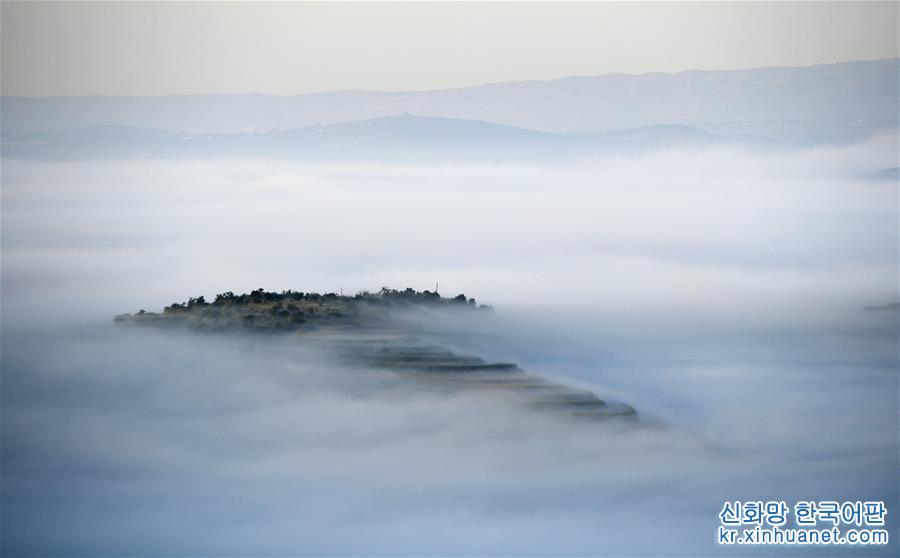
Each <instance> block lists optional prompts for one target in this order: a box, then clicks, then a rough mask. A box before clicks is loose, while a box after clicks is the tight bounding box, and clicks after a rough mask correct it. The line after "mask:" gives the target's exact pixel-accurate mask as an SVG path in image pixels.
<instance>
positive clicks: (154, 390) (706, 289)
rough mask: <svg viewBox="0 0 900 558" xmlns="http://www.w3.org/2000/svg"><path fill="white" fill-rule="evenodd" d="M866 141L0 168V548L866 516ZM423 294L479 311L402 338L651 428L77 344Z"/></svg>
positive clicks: (286, 361) (257, 344) (278, 347)
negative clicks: (147, 313)
mask: <svg viewBox="0 0 900 558" xmlns="http://www.w3.org/2000/svg"><path fill="white" fill-rule="evenodd" d="M896 149H897V145H896V143H895V142H894V141H891V140H886V139H883V138H882V139H876V140H874V141H872V142H869V143H867V144H863V145H856V146H850V147H843V148H822V149H815V150H806V151H793V152H787V153H770V152H751V151H736V150H705V151H690V152H664V153H655V154H647V155H641V156H637V155H634V156H627V157H626V156H623V157H610V158H604V159H596V160H591V161H585V162H583V163H582V164H580V165H577V166H572V167H551V166H543V167H540V166H535V167H525V166H519V167H500V166H454V167H442V166H418V167H413V166H373V165H363V164H358V165H340V166H329V165H324V164H322V165H294V164H287V163H283V162H282V163H279V162H271V161H235V160H224V161H132V162H96V161H95V162H77V163H33V162H21V161H3V192H2V196H3V199H2V201H3V204H2V205H3V209H2V211H3V214H2V218H3V219H2V232H3V235H2V242H3V261H2V264H3V267H2V278H3V285H2V288H3V351H2V358H3V390H2V397H3V406H2V408H3V421H2V429H3V432H2V434H3V448H2V449H3V523H4V540H3V547H4V554H6V553H9V554H69V555H77V554H81V555H109V554H117V555H137V554H165V555H175V554H177V555H188V554H195V555H209V556H212V555H222V554H226V553H228V554H269V555H273V554H278V555H286V554H381V555H384V554H504V555H511V554H532V555H534V554H544V555H561V554H582V555H584V554H591V555H610V554H612V555H659V554H682V555H712V554H722V549H721V548H720V547H717V546H716V544H715V538H714V534H715V528H716V527H717V526H718V517H717V514H718V511H719V510H720V509H721V504H722V501H723V500H726V499H729V500H734V499H763V500H765V499H784V500H787V501H788V502H793V501H796V500H799V499H838V500H840V499H853V500H856V499H883V500H885V501H886V502H887V503H888V507H889V510H897V509H898V507H897V506H898V505H900V503H898V489H897V484H896V474H897V470H898V457H897V455H898V439H900V435H898V416H897V412H898V411H897V409H898V371H897V349H898V338H897V329H898V327H897V314H896V313H892V312H890V311H885V310H883V311H871V310H870V311H867V310H863V307H865V306H882V305H886V304H888V303H891V302H894V301H896V300H897V299H898V294H897V291H898V284H897V258H898V237H897V228H898V217H897V212H898V209H897V199H898V193H897V184H896V182H891V181H885V180H872V179H871V178H870V177H871V176H872V174H873V172H874V171H878V170H880V169H884V168H890V167H894V166H897V162H896ZM436 281H440V291H441V292H442V293H443V294H444V295H445V296H446V295H455V294H456V293H457V292H465V293H466V294H467V295H469V296H474V297H476V298H478V300H479V301H480V302H484V303H487V304H492V305H494V306H495V309H496V312H495V315H494V316H492V317H490V318H489V319H486V320H485V321H483V322H482V323H481V324H477V323H476V324H472V323H456V322H454V321H452V320H451V321H450V322H431V321H430V319H427V320H425V321H424V322H423V323H426V324H428V323H431V325H432V327H431V329H433V330H436V331H432V332H431V333H432V334H434V335H435V336H437V337H439V338H442V339H445V340H446V342H447V343H449V344H451V345H452V346H454V347H457V348H460V349H466V350H471V351H472V352H474V353H476V354H479V355H481V356H484V357H486V358H496V359H498V360H511V361H515V362H518V363H519V364H520V365H522V366H523V367H524V368H526V369H528V370H530V371H534V372H542V373H546V374H548V375H550V376H553V377H560V378H565V379H566V380H567V381H572V382H574V383H580V384H584V385H586V386H588V387H590V388H592V389H596V390H597V391H598V392H599V393H601V395H612V396H615V397H616V398H618V399H621V400H623V401H625V402H627V403H630V404H632V405H634V406H635V407H636V408H637V409H638V411H639V412H640V413H641V414H642V416H645V417H647V418H648V419H652V421H653V422H654V424H656V423H657V422H658V423H660V424H661V425H662V427H658V426H655V425H654V426H647V427H641V428H634V427H629V426H621V425H616V424H602V425H594V426H590V425H583V424H582V425H572V424H569V423H566V422H562V421H560V420H556V419H553V418H552V417H546V416H543V415H538V414H534V413H531V412H526V411H525V410H523V409H519V408H516V407H513V406H510V405H507V404H505V403H503V402H502V401H498V400H496V399H493V398H491V397H490V395H489V394H469V395H455V396H447V395H443V394H440V393H433V392H427V391H418V390H415V389H410V388H407V387H404V383H403V381H402V378H401V379H399V380H398V379H397V378H385V377H383V376H382V375H379V374H376V373H373V372H371V371H360V370H348V369H344V368H341V367H338V366H335V365H334V363H332V362H330V361H329V360H328V359H327V358H325V357H324V356H323V355H321V354H319V353H318V352H316V351H314V350H310V349H309V348H305V347H303V346H296V345H295V344H293V343H291V342H289V341H287V340H281V339H262V338H254V339H247V338H240V337H229V336H225V337H221V338H220V337H215V336H208V335H207V336H193V335H176V334H169V333H153V332H145V331H131V330H122V329H121V328H115V327H113V326H112V325H111V324H110V321H111V318H112V316H113V315H115V314H117V313H121V312H126V311H136V310H137V309H139V308H145V309H147V310H159V309H160V308H161V307H162V306H164V305H166V304H169V303H171V302H173V301H175V300H178V301H181V300H184V299H186V298H187V297H189V296H197V295H200V294H203V295H206V296H207V297H211V296H212V295H214V294H216V293H217V292H223V291H227V290H231V291H234V292H243V291H249V290H251V289H254V288H258V287H264V288H266V289H275V290H280V289H296V290H303V291H322V292H325V291H337V290H339V289H343V290H344V292H345V293H347V292H353V291H355V290H360V289H370V290H376V289H378V288H380V287H381V286H384V285H386V286H391V287H397V288H403V287H406V286H411V287H415V288H417V289H425V288H429V289H430V288H432V287H433V285H434V283H435V282H436ZM891 536H892V539H893V542H892V545H891V546H890V547H888V548H881V549H878V548H875V549H856V550H859V551H860V552H863V553H867V554H873V555H874V554H884V555H892V554H894V555H895V554H896V552H897V546H896V540H897V532H896V529H893V530H892V532H891ZM760 550H762V551H763V552H765V550H766V549H753V552H752V553H754V554H759V553H760V552H759V551H760ZM806 550H807V551H810V550H812V552H814V553H819V554H840V553H841V552H842V551H845V550H846V549H840V548H836V549H831V548H816V549H806ZM729 552H730V551H729ZM736 552H737V551H735V553H736ZM772 552H773V553H774V554H784V553H785V549H784V548H775V549H774V550H773V551H772ZM807 553H808V552H807Z"/></svg>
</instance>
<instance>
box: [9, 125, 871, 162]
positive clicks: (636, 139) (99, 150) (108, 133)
mask: <svg viewBox="0 0 900 558" xmlns="http://www.w3.org/2000/svg"><path fill="white" fill-rule="evenodd" d="M826 124H827V123H826ZM826 124H821V123H820V124H819V125H817V126H814V127H813V129H812V130H810V129H808V128H809V126H808V125H807V124H806V123H801V125H800V126H799V128H798V127H796V126H795V123H791V122H780V123H778V124H777V125H775V124H773V123H759V124H757V125H753V126H750V125H744V124H740V123H739V124H736V125H735V126H728V125H725V124H723V125H721V126H719V127H718V129H717V130H716V131H717V133H712V132H710V131H707V130H704V129H702V128H698V127H692V126H683V125H661V126H642V127H638V128H631V129H626V130H613V131H595V132H586V133H581V134H553V133H548V132H539V131H535V130H527V129H523V128H514V127H510V126H503V125H500V124H494V123H490V122H483V121H478V120H461V119H452V118H432V117H424V116H412V115H409V114H403V115H400V116H393V117H383V118H375V119H372V120H364V121H359V122H344V123H338V124H328V125H320V126H308V127H305V128H298V129H296V130H284V131H275V132H268V133H205V134H185V133H183V132H175V131H171V130H161V129H154V128H138V127H133V126H119V125H112V126H92V127H87V128H76V129H70V130H60V131H51V132H34V133H24V134H11V133H5V132H4V133H3V135H2V145H0V152H2V156H3V158H7V159H37V160H83V159H148V158H150V159H172V158H221V157H241V158H247V157H252V158H274V159H288V160H297V161H341V160H347V161H349V160H358V161H385V162H436V161H454V160H458V161H476V162H485V163H489V162H499V161H566V160H572V159H577V158H581V157H585V156H591V155H595V154H600V153H603V152H623V151H646V150H653V149H667V148H695V147H708V146H712V145H737V144H741V145H759V146H774V147H779V148H781V147H791V146H808V145H816V144H835V143H841V142H847V141H856V140H859V139H862V138H865V137H867V136H868V135H870V134H872V133H874V132H875V131H877V130H878V129H879V128H878V127H873V126H870V125H863V124H860V123H858V122H856V121H853V122H843V123H841V122H832V123H830V124H827V125H826ZM773 126H774V128H775V131H776V132H777V133H775V134H773V133H771V130H769V131H767V130H766V129H765V128H766V127H773Z"/></svg>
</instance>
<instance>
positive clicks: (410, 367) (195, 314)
mask: <svg viewBox="0 0 900 558" xmlns="http://www.w3.org/2000/svg"><path fill="white" fill-rule="evenodd" d="M490 310H491V308H490V307H489V306H486V305H479V304H478V303H477V302H476V301H475V299H473V298H466V296H465V295H462V294H460V295H457V296H456V297H453V298H443V297H441V296H440V295H439V294H438V293H437V292H431V291H423V292H418V291H415V290H413V289H406V290H403V291H398V290H394V289H388V288H383V289H382V290H381V291H379V292H377V293H369V292H361V293H357V294H355V295H353V296H345V295H338V294H335V293H328V294H319V293H304V292H297V291H282V292H280V293H277V292H266V291H264V290H263V289H257V290H255V291H252V292H250V293H249V294H241V295H235V294H234V293H232V292H226V293H222V294H219V295H217V296H216V298H215V300H214V301H212V302H207V301H206V300H205V299H204V297H202V296H200V297H197V298H191V299H189V300H188V301H187V302H184V303H177V302H176V303H173V304H172V305H170V306H167V307H165V309H164V310H163V312H162V313H155V312H146V311H144V310H141V311H139V312H138V313H136V314H122V315H119V316H116V318H115V320H114V321H115V323H116V324H118V325H132V326H155V327H173V328H185V329H188V330H201V331H213V332H256V333H283V334H294V335H297V336H298V342H301V341H302V342H311V343H315V344H316V346H317V347H320V348H322V349H324V350H325V351H326V352H327V353H328V354H329V355H331V356H333V357H334V358H336V359H337V360H338V362H340V363H341V364H342V365H344V366H349V367H358V368H364V369H376V370H380V371H383V372H386V373H388V374H396V375H399V376H400V377H401V378H402V379H404V380H408V381H410V382H415V383H419V384H421V385H422V387H424V388H428V389H435V388H437V389H440V390H446V391H447V392H448V393H455V392H459V391H463V390H479V391H484V390H494V391H496V392H498V397H511V398H513V399H514V400H515V401H516V402H517V403H521V404H523V405H526V406H529V407H532V408H535V409H540V410H546V411H551V412H554V413H556V414H558V415H562V416H564V417H566V418H579V419H595V420H597V419H602V420H606V419H612V418H617V419H626V418H629V419H633V418H634V417H636V416H637V413H636V412H635V410H634V409H633V408H632V407H631V406H629V405H626V404H623V403H618V402H611V401H605V400H603V399H601V398H600V397H598V396H597V395H596V394H594V393H593V392H590V391H587V390H583V389H578V388H574V387H571V386H567V385H563V384H560V383H556V382H551V381H549V380H547V379H545V378H543V377H541V376H538V375H535V374H530V373H527V372H524V371H523V370H521V369H520V368H519V367H518V366H517V365H516V364H513V363H507V362H486V361H485V360H484V359H482V358H479V357H477V356H474V355H468V354H461V353H457V352H454V351H452V350H450V349H449V348H447V347H445V346H443V345H441V344H436V343H434V342H431V341H424V340H423V339H421V338H420V337H419V335H421V334H422V333H423V332H424V331H427V330H428V329H429V327H428V324H427V323H425V322H423V320H425V321H427V320H429V319H430V318H434V319H437V318H438V317H439V316H441V315H444V314H454V313H457V312H459V313H465V314H467V315H473V316H477V315H479V314H482V315H483V314H484V313H487V312H489V311H490ZM411 315H416V319H414V320H410V319H409V317H410V316H411Z"/></svg>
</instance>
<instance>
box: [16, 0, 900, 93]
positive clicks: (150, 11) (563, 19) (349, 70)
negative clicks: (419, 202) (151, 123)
mask: <svg viewBox="0 0 900 558" xmlns="http://www.w3.org/2000/svg"><path fill="white" fill-rule="evenodd" d="M898 6H900V4H898V3H897V2H882V3H864V2H850V3H844V2H827V3H826V2H801V3H786V2H781V3H737V2H703V3H687V2H665V3H655V2H654V3H651V2H641V3H624V2H599V3H557V2H554V3H550V2H535V3H481V2H467V3H411V2H401V3H375V2H365V3H350V2H346V3H285V2H277V3H239V2H205V3H182V2H163V3H112V2H103V3H81V2H64V3H31V2H28V3H19V2H7V1H5V0H4V1H3V2H2V92H3V94H5V95H25V96H45V95H96V94H112V95H163V94H192V93H248V92H259V93H273V94H296V93H308V92H316V91H332V90H339V89H381V90H410V89H439V88H448V87H458V86H467V85H478V84H482V83H488V82H496V81H508V80H527V79H553V78H558V77H563V76H569V75H596V74H602V73H607V72H628V73H644V72H652V71H666V72H671V71H680V70H685V69H736V68H748V67H756V66H802V65H809V64H817V63H826V62H841V61H846V60H863V59H877V58H890V57H896V56H898Z"/></svg>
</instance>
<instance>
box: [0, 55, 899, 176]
mask: <svg viewBox="0 0 900 558" xmlns="http://www.w3.org/2000/svg"><path fill="white" fill-rule="evenodd" d="M898 68H900V61H898V59H887V60H877V61H862V62H846V63H840V64H826V65H817V66H809V67H801V68H758V69H750V70H734V71H685V72H679V73H651V74H641V75H629V74H605V75H600V76H593V77H580V76H579V77H568V78H563V79H557V80H551V81H523V82H506V83H496V84H488V85H481V86H475V87H466V88H460V89H446V90H437V91H411V92H383V91H360V90H353V91H338V92H332V93H315V94H306V95H294V96H273V95H256V94H252V95H188V96H159V97H107V96H87V97H46V98H24V97H3V99H2V107H0V110H2V129H3V155H4V156H5V157H25V158H71V157H75V158H80V157H94V156H105V157H113V158H118V157H141V156H144V157H157V156H159V157H168V156H220V155H249V156H256V155H272V156H289V157H296V158H300V159H314V158H345V157H352V158H356V157H360V156H362V157H367V158H375V159H382V158H387V159H391V158H395V157H407V156H421V157H429V156H431V155H432V154H440V155H442V156H446V155H461V156H466V157H470V156H478V155H484V156H490V157H493V156H496V155H498V154H500V155H505V156H514V157H520V156H524V157H532V156H537V155H546V156H553V155H558V154H576V155H579V154H583V153H590V152H593V151H596V150H599V149H623V148H624V149H630V148H646V147H659V146H668V145H673V144H675V145H684V144H690V145H697V144H701V145H702V144H709V143H716V142H742V143H746V142H751V143H776V144H778V145H785V144H788V145H816V144H822V143H846V142H852V141H858V140H859V139H862V138H865V137H867V136H868V135H871V134H872V133H873V132H875V131H877V130H879V129H885V128H888V129H892V128H896V127H897V123H898V118H900V109H898V106H900V95H898V83H900V82H898V79H900V74H898ZM493 147H496V148H497V149H496V150H493V149H488V148H493ZM494 151H497V153H494Z"/></svg>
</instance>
